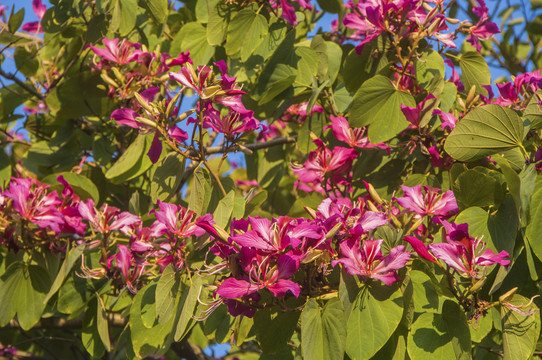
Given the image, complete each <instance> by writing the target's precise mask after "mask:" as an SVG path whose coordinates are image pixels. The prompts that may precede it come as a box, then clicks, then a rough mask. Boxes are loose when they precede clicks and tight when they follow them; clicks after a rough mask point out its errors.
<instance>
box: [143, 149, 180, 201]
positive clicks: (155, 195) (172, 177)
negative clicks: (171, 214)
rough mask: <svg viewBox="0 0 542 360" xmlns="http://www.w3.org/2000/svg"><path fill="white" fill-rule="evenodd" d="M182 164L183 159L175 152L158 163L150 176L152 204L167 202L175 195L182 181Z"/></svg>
mask: <svg viewBox="0 0 542 360" xmlns="http://www.w3.org/2000/svg"><path fill="white" fill-rule="evenodd" d="M184 164H185V158H184V157H183V156H182V155H180V154H178V153H176V152H170V153H169V154H168V155H167V156H166V157H164V158H163V159H162V161H160V163H159V164H158V166H157V167H156V171H155V172H154V174H153V176H152V182H151V193H150V195H151V198H152V200H153V202H156V201H157V200H160V201H169V200H170V199H171V198H172V197H173V196H174V195H175V194H176V193H177V191H178V190H179V189H178V187H179V185H180V184H181V182H182V179H183V174H184Z"/></svg>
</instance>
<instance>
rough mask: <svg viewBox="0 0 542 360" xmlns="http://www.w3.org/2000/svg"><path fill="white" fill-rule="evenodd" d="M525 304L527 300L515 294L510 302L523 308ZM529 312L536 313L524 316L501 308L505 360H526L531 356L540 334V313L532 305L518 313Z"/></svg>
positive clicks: (504, 307) (506, 308)
mask: <svg viewBox="0 0 542 360" xmlns="http://www.w3.org/2000/svg"><path fill="white" fill-rule="evenodd" d="M527 303H529V299H527V298H525V297H523V296H521V295H517V294H516V295H514V299H513V300H511V301H510V304H512V305H515V306H523V305H526V304H527ZM530 310H535V311H536V313H535V314H533V315H530V316H524V315H521V314H518V313H517V312H515V311H512V310H510V309H509V308H508V307H506V306H501V319H502V334H503V339H502V342H503V350H504V359H505V360H527V359H530V358H531V356H532V355H533V352H534V350H535V347H536V344H537V341H538V336H539V334H540V313H539V312H538V308H537V307H536V306H535V305H534V304H531V305H529V306H527V307H525V308H522V309H521V310H520V311H523V312H529V311H530Z"/></svg>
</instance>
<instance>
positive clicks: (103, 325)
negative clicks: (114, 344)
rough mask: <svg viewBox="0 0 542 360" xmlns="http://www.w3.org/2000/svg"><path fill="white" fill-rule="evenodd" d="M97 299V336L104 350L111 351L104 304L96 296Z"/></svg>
mask: <svg viewBox="0 0 542 360" xmlns="http://www.w3.org/2000/svg"><path fill="white" fill-rule="evenodd" d="M96 299H98V307H97V313H96V330H97V331H98V335H99V336H100V339H101V340H102V343H103V344H104V346H105V350H107V351H111V341H110V340H109V326H108V324H107V313H106V311H105V304H104V302H103V300H102V298H101V297H100V296H98V295H96Z"/></svg>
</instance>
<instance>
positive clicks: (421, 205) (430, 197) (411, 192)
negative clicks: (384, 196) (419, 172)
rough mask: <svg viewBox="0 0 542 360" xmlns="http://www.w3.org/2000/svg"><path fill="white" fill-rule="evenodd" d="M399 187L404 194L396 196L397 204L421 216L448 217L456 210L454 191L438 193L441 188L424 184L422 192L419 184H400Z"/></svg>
mask: <svg viewBox="0 0 542 360" xmlns="http://www.w3.org/2000/svg"><path fill="white" fill-rule="evenodd" d="M401 188H402V189H403V192H404V194H405V196H404V197H401V198H396V200H397V202H398V203H399V205H401V206H402V207H404V208H405V209H407V210H410V211H412V212H415V213H417V214H419V215H421V216H426V215H431V216H442V217H448V216H451V215H453V214H454V213H456V212H457V211H458V208H457V203H456V201H455V196H454V193H453V192H452V191H450V190H448V191H446V192H445V193H444V194H440V192H441V191H442V190H440V189H437V188H432V187H429V186H424V187H423V189H424V194H422V190H421V189H422V186H421V185H416V186H414V187H411V188H409V187H407V186H404V185H401Z"/></svg>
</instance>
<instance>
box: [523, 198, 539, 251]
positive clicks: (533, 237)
mask: <svg viewBox="0 0 542 360" xmlns="http://www.w3.org/2000/svg"><path fill="white" fill-rule="evenodd" d="M530 213H531V221H530V223H529V225H528V226H527V229H526V230H525V236H526V237H527V239H528V240H529V244H531V248H532V250H533V252H534V254H535V255H536V257H538V259H542V189H538V190H536V191H535V193H534V194H533V195H532V197H531V206H530Z"/></svg>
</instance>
